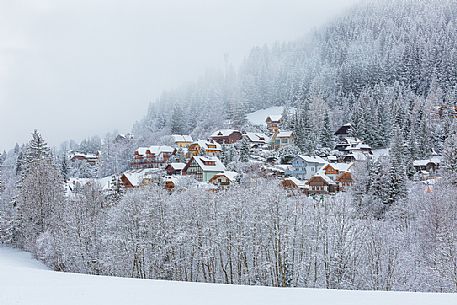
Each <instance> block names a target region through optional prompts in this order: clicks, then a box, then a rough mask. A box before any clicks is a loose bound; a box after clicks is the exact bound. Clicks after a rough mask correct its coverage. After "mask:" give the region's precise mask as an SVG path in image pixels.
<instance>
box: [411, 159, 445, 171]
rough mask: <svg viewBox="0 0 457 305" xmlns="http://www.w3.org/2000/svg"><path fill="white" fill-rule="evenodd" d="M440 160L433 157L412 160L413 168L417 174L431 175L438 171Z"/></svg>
mask: <svg viewBox="0 0 457 305" xmlns="http://www.w3.org/2000/svg"><path fill="white" fill-rule="evenodd" d="M442 159H443V157H441V156H433V157H431V158H429V159H425V160H414V161H413V166H414V169H415V170H416V172H417V173H424V174H425V173H427V174H428V175H433V174H436V172H437V171H438V170H439V168H440V164H441V162H442Z"/></svg>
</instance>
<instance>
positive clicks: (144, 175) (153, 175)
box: [119, 168, 162, 189]
mask: <svg viewBox="0 0 457 305" xmlns="http://www.w3.org/2000/svg"><path fill="white" fill-rule="evenodd" d="M161 178H162V171H161V170H160V169H157V168H144V169H135V170H129V171H126V172H124V173H123V174H122V175H121V177H120V178H119V179H120V181H121V184H122V186H123V187H124V188H126V189H130V188H138V187H143V186H147V185H151V184H153V183H154V184H159V183H160V181H161Z"/></svg>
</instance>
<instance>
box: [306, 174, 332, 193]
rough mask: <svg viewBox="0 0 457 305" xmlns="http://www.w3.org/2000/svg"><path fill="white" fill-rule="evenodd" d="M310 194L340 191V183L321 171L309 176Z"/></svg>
mask: <svg viewBox="0 0 457 305" xmlns="http://www.w3.org/2000/svg"><path fill="white" fill-rule="evenodd" d="M308 186H309V189H308V194H309V195H315V194H330V193H336V192H337V191H338V184H337V183H336V182H335V181H333V180H332V179H330V178H329V177H328V176H326V175H325V174H324V173H322V172H320V173H317V174H315V175H314V176H312V177H311V178H309V180H308Z"/></svg>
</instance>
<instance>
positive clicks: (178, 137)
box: [172, 134, 193, 142]
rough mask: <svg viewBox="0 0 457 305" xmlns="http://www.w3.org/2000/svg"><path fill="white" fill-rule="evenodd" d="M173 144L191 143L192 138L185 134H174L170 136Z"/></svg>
mask: <svg viewBox="0 0 457 305" xmlns="http://www.w3.org/2000/svg"><path fill="white" fill-rule="evenodd" d="M172 137H173V140H174V141H175V142H192V141H193V140H192V137H191V136H190V135H185V134H174V135H172Z"/></svg>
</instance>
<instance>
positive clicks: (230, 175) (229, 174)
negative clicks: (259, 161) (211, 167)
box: [212, 171, 239, 182]
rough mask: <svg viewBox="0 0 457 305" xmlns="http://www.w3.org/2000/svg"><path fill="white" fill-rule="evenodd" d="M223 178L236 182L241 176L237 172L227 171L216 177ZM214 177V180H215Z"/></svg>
mask: <svg viewBox="0 0 457 305" xmlns="http://www.w3.org/2000/svg"><path fill="white" fill-rule="evenodd" d="M221 176H224V177H227V178H228V179H229V180H230V181H231V182H235V181H236V179H237V177H238V176H239V174H238V173H237V172H231V171H225V172H223V173H220V174H216V175H214V177H221ZM214 177H213V178H212V179H214Z"/></svg>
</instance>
